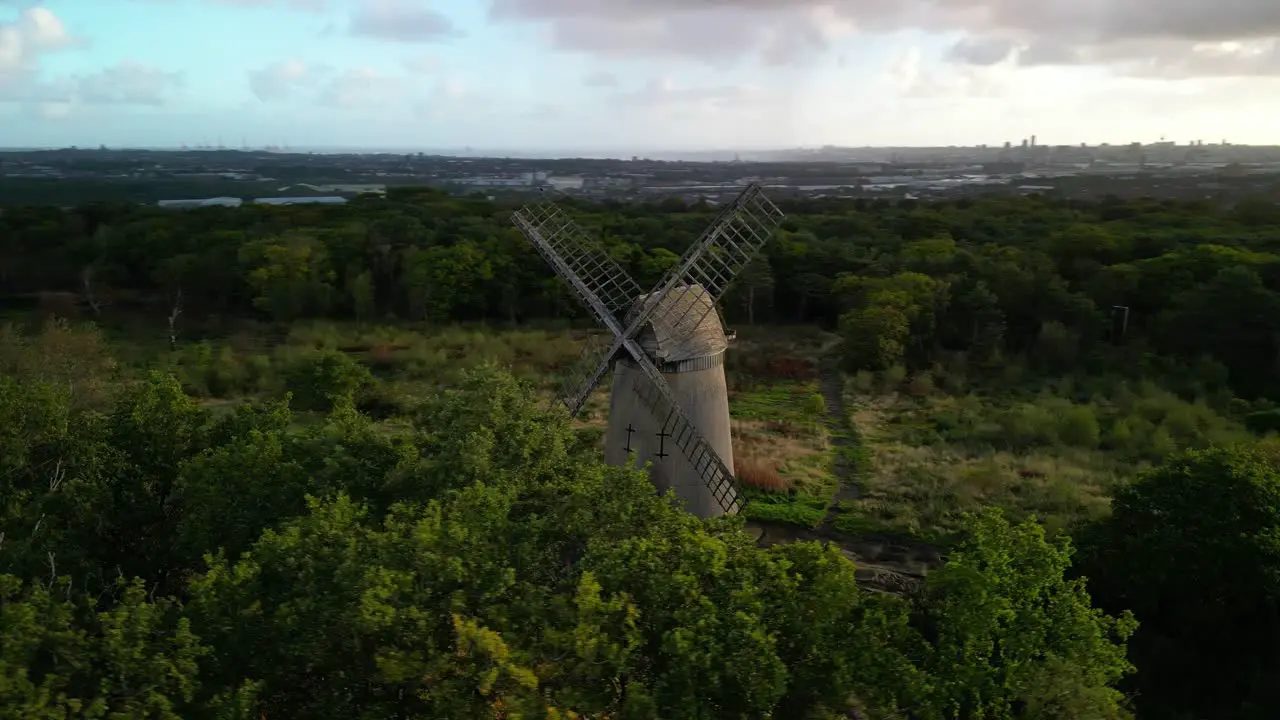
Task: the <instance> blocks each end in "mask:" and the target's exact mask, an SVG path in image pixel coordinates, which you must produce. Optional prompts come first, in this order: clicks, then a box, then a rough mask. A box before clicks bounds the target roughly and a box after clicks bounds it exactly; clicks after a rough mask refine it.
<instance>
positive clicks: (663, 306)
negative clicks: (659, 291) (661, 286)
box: [628, 285, 729, 363]
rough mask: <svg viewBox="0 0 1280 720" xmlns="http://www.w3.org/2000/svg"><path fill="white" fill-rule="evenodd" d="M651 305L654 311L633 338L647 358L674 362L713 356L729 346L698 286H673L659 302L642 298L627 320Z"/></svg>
mask: <svg viewBox="0 0 1280 720" xmlns="http://www.w3.org/2000/svg"><path fill="white" fill-rule="evenodd" d="M655 302H656V303H657V304H658V307H657V309H656V310H655V311H654V313H653V314H652V315H650V316H649V321H648V322H646V323H645V326H644V327H643V328H641V330H640V333H639V335H638V336H637V337H636V341H637V342H638V343H639V344H640V347H642V348H644V351H645V353H647V354H648V355H649V357H651V358H654V359H655V360H658V361H661V362H666V363H674V362H681V361H683V360H692V359H693V358H700V357H706V356H708V355H715V354H717V353H721V352H724V350H725V348H727V347H729V340H728V338H726V337H725V334H724V327H723V326H722V325H721V324H720V314H719V313H717V312H716V310H715V304H714V302H713V300H712V298H711V296H710V295H709V294H708V293H707V291H706V290H705V289H704V288H703V287H702V286H701V285H677V286H676V287H674V288H672V289H671V292H669V293H667V294H666V295H664V296H662V298H661V299H658V298H655V297H654V295H653V294H652V293H651V294H648V295H642V296H640V301H639V302H637V303H636V305H635V307H634V308H632V310H631V312H630V313H628V321H629V319H630V318H632V317H635V315H636V314H637V313H638V312H639V311H640V310H641V309H646V308H649V307H650V306H652V305H653V304H654V303H655ZM699 316H701V320H699ZM695 322H696V323H697V324H696V325H694V324H693V323H695Z"/></svg>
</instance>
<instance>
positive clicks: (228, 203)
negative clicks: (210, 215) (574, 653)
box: [156, 197, 244, 210]
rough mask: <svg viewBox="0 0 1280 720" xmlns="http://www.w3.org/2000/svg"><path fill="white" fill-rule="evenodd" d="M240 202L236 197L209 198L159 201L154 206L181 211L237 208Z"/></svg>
mask: <svg viewBox="0 0 1280 720" xmlns="http://www.w3.org/2000/svg"><path fill="white" fill-rule="evenodd" d="M242 202H244V201H243V200H241V199H240V198H236V197H211V198H201V199H196V200H161V201H160V202H158V203H156V205H159V206H160V207H162V208H171V209H175V210H181V209H186V208H198V207H219V206H220V207H239V206H240V204H241V203H242Z"/></svg>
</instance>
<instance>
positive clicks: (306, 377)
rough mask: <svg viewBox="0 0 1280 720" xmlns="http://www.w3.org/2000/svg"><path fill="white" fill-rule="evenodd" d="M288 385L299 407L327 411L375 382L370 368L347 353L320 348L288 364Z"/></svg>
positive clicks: (296, 406) (286, 370)
mask: <svg viewBox="0 0 1280 720" xmlns="http://www.w3.org/2000/svg"><path fill="white" fill-rule="evenodd" d="M284 380H285V387H286V388H287V389H288V390H289V392H291V393H293V406H294V407H295V408H297V409H299V410H316V411H321V412H328V411H330V410H332V409H333V408H334V407H335V406H337V405H339V404H343V403H351V402H353V401H354V399H355V395H356V393H357V392H359V391H360V390H361V389H363V388H364V387H366V386H368V385H371V384H372V383H373V376H372V375H370V374H369V370H368V368H366V367H365V366H363V365H361V364H360V363H359V362H358V361H356V360H355V359H354V358H352V357H351V356H350V355H347V354H346V353H343V352H339V351H337V350H318V351H315V352H311V353H306V354H304V355H300V356H298V357H297V358H295V359H294V360H293V361H291V362H290V363H289V364H288V366H286V368H285V371H284Z"/></svg>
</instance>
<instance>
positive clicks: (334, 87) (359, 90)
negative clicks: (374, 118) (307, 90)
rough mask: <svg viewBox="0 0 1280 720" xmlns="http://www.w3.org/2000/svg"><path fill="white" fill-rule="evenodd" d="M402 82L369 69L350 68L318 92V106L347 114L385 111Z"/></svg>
mask: <svg viewBox="0 0 1280 720" xmlns="http://www.w3.org/2000/svg"><path fill="white" fill-rule="evenodd" d="M404 87H405V79H404V78H403V77H397V76H394V75H386V74H383V73H381V72H378V71H377V70H373V69H370V68H351V69H348V70H344V71H343V72H341V73H338V74H337V75H335V76H334V77H333V78H331V79H330V80H329V82H328V83H327V84H326V85H325V87H324V88H323V89H322V90H321V91H320V95H319V97H318V98H317V101H318V102H319V103H320V104H321V105H328V106H330V107H336V108H343V109H349V110H368V109H375V108H383V107H386V106H387V104H388V103H390V102H392V101H394V100H395V99H396V96H397V95H398V94H399V93H400V92H401V91H402V90H403V89H404Z"/></svg>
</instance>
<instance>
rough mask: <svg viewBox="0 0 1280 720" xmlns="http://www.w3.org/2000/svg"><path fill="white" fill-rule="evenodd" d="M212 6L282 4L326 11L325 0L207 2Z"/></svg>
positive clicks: (306, 9) (228, 0)
mask: <svg viewBox="0 0 1280 720" xmlns="http://www.w3.org/2000/svg"><path fill="white" fill-rule="evenodd" d="M208 2H210V3H212V4H214V5H231V6H234V7H268V6H272V5H278V4H282V5H285V6H286V7H289V8H292V9H294V10H302V11H305V12H313V13H319V12H324V11H325V9H326V4H325V0H208Z"/></svg>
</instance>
